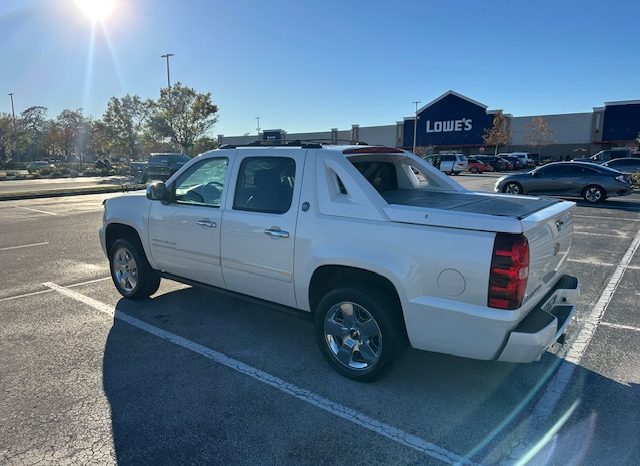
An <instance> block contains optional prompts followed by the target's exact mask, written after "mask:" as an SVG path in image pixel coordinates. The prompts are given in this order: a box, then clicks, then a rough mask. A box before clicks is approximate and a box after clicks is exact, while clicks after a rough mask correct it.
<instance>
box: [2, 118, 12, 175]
mask: <svg viewBox="0 0 640 466" xmlns="http://www.w3.org/2000/svg"><path fill="white" fill-rule="evenodd" d="M12 147H13V118H12V117H11V115H10V114H9V113H0V163H5V162H8V161H9V154H13V152H12V150H11V149H12Z"/></svg>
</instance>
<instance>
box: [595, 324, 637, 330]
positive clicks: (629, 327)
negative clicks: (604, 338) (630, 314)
mask: <svg viewBox="0 0 640 466" xmlns="http://www.w3.org/2000/svg"><path fill="white" fill-rule="evenodd" d="M600 325H604V326H605V327H611V328H617V329H620V330H634V331H636V332H640V328H639V327H632V326H631V325H622V324H614V323H612V322H600Z"/></svg>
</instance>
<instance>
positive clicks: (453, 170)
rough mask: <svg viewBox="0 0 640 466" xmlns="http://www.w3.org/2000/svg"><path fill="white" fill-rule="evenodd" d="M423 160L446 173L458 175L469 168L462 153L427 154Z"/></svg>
mask: <svg viewBox="0 0 640 466" xmlns="http://www.w3.org/2000/svg"><path fill="white" fill-rule="evenodd" d="M425 160H427V161H428V162H429V163H430V164H431V165H433V166H434V167H436V168H439V169H440V171H443V172H445V173H446V174H447V175H459V174H460V173H462V172H466V171H467V170H468V169H469V164H468V162H467V157H466V156H464V155H462V154H442V155H440V154H438V155H428V156H427V157H425Z"/></svg>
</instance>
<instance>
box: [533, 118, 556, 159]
mask: <svg viewBox="0 0 640 466" xmlns="http://www.w3.org/2000/svg"><path fill="white" fill-rule="evenodd" d="M528 128H529V133H528V134H527V142H528V143H529V145H531V146H533V147H536V148H537V149H538V153H540V152H541V151H540V148H542V147H545V146H548V145H549V144H551V143H552V142H553V130H552V129H551V126H549V123H548V122H547V120H546V119H545V118H543V117H533V118H532V119H531V123H529V125H528Z"/></svg>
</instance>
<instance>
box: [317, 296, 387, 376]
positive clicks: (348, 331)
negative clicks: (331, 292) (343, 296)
mask: <svg viewBox="0 0 640 466" xmlns="http://www.w3.org/2000/svg"><path fill="white" fill-rule="evenodd" d="M324 338H325V342H326V344H327V346H328V347H329V350H330V351H331V354H332V355H333V356H334V357H335V358H336V359H337V360H338V361H339V362H340V363H341V364H342V365H344V366H346V367H348V368H349V369H356V370H364V369H369V368H370V367H372V366H374V365H375V364H376V363H377V362H378V360H379V359H380V356H381V354H382V332H381V331H380V327H379V326H378V323H377V322H376V321H375V319H374V318H373V316H372V315H371V314H370V313H369V312H368V311H367V310H366V309H365V308H363V307H362V306H360V305H358V304H356V303H351V302H341V303H338V304H335V305H334V306H332V307H331V309H329V311H328V312H327V315H326V316H325V319H324Z"/></svg>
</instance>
